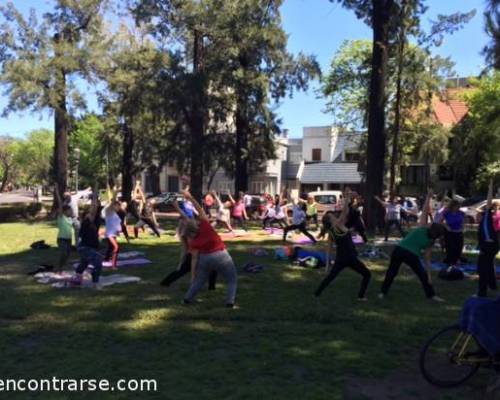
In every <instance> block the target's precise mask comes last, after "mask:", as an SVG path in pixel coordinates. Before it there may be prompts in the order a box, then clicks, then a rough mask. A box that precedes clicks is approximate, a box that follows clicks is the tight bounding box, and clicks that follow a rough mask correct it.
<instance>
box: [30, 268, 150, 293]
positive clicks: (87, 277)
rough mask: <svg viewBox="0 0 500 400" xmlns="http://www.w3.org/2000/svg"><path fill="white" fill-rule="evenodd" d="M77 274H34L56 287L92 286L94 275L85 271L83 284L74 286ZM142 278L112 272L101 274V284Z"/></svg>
mask: <svg viewBox="0 0 500 400" xmlns="http://www.w3.org/2000/svg"><path fill="white" fill-rule="evenodd" d="M74 276H75V273H74V272H72V271H63V272H61V273H60V274H57V273H55V272H40V273H38V274H36V275H34V278H35V279H36V281H37V282H38V283H42V284H50V285H51V286H52V287H55V288H58V289H60V288H67V287H84V288H85V287H91V286H92V275H91V274H89V273H88V272H84V273H83V280H82V284H81V286H73V285H72V284H71V280H72V279H73V277H74ZM140 280H141V278H139V277H138V276H127V275H122V274H112V275H107V276H101V277H100V279H99V283H100V284H101V286H112V285H116V284H123V283H135V282H139V281H140Z"/></svg>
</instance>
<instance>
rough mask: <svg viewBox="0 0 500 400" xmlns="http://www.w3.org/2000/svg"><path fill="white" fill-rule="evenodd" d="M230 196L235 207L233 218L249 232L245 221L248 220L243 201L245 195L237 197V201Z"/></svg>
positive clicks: (241, 194) (240, 194)
mask: <svg viewBox="0 0 500 400" xmlns="http://www.w3.org/2000/svg"><path fill="white" fill-rule="evenodd" d="M228 195H229V201H230V202H231V203H232V205H233V212H232V215H231V216H232V217H233V220H234V221H235V222H237V223H238V224H239V225H240V226H241V227H242V228H243V229H244V230H247V227H246V223H245V221H247V220H248V216H247V211H246V208H245V202H244V201H243V193H242V192H240V193H239V194H238V196H237V197H236V200H235V199H234V198H233V196H231V194H230V193H228ZM233 226H234V224H233Z"/></svg>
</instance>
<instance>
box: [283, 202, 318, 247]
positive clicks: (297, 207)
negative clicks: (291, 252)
mask: <svg viewBox="0 0 500 400" xmlns="http://www.w3.org/2000/svg"><path fill="white" fill-rule="evenodd" d="M292 204H293V208H292V224H291V225H288V226H286V227H285V228H284V229H283V241H284V242H285V241H286V237H287V235H288V232H290V231H294V230H296V229H297V230H299V231H300V232H302V233H303V234H304V235H305V236H307V237H308V238H309V239H310V240H311V241H312V242H313V243H316V238H315V237H314V236H313V235H311V234H310V233H309V231H308V230H307V228H306V221H307V220H306V218H307V214H306V212H307V205H306V203H305V201H304V200H302V199H294V200H293V203H292Z"/></svg>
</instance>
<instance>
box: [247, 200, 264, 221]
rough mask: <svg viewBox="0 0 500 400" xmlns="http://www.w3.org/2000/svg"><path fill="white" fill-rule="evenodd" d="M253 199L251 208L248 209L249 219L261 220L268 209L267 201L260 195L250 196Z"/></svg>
mask: <svg viewBox="0 0 500 400" xmlns="http://www.w3.org/2000/svg"><path fill="white" fill-rule="evenodd" d="M250 196H251V197H252V202H251V204H250V207H247V214H248V218H253V219H257V218H259V217H260V216H261V215H262V214H263V213H264V210H265V209H266V201H265V200H264V199H263V198H262V196H260V195H254V194H252V195H250Z"/></svg>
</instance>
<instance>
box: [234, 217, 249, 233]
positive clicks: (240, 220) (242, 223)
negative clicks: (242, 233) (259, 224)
mask: <svg viewBox="0 0 500 400" xmlns="http://www.w3.org/2000/svg"><path fill="white" fill-rule="evenodd" d="M236 223H238V225H240V226H241V227H242V228H243V229H244V230H246V229H247V225H246V222H245V218H243V217H242V216H238V217H236V216H234V215H233V226H235V225H236Z"/></svg>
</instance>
